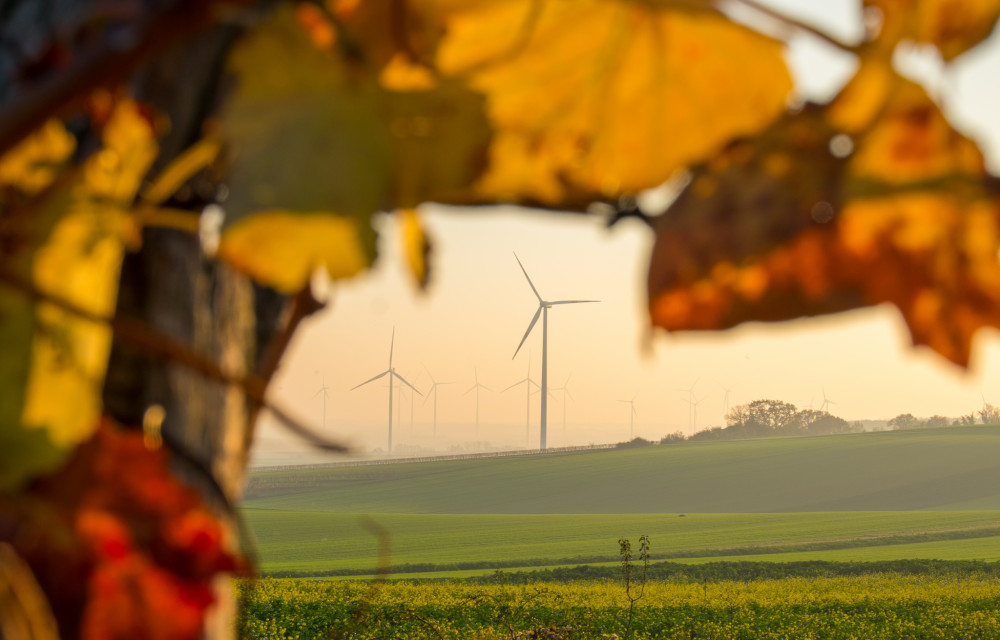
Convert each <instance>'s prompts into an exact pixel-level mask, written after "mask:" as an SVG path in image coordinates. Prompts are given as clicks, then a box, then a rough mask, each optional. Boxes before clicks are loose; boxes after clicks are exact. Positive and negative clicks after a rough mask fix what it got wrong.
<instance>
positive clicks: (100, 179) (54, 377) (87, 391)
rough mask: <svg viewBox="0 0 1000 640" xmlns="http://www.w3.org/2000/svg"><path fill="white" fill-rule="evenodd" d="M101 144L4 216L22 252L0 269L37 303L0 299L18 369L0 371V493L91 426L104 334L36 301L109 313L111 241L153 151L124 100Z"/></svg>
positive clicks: (114, 259)
mask: <svg viewBox="0 0 1000 640" xmlns="http://www.w3.org/2000/svg"><path fill="white" fill-rule="evenodd" d="M42 135H48V134H44V133H43V134H42ZM102 143H103V145H102V147H101V148H100V149H99V150H98V151H96V152H95V153H93V154H91V155H90V156H89V157H88V158H87V160H86V161H85V162H84V163H83V164H82V165H81V166H79V167H75V168H73V169H70V170H69V171H67V172H66V173H64V174H63V175H62V176H60V179H59V180H57V181H54V182H52V185H51V188H50V189H48V190H46V191H45V192H43V193H41V194H39V196H38V198H37V199H36V200H35V201H33V202H32V203H31V206H30V208H29V209H24V210H20V211H18V212H17V215H16V216H14V217H13V218H12V223H13V224H15V225H18V228H17V231H16V233H17V234H18V235H19V237H20V238H21V240H22V241H23V242H24V243H25V244H24V246H21V247H19V251H18V252H17V253H14V254H11V255H8V256H5V264H4V267H5V268H6V269H9V270H10V271H11V272H12V273H17V274H18V277H22V278H26V279H29V280H30V282H31V284H32V285H33V287H34V288H35V289H36V290H37V291H38V292H40V294H41V295H42V296H43V299H42V300H41V301H39V302H37V303H36V304H32V301H31V300H30V299H28V298H27V297H25V296H23V294H20V293H15V292H11V291H7V290H3V291H2V292H0V308H3V310H4V311H5V313H3V315H2V316H0V338H2V340H3V343H4V352H5V353H6V354H9V355H10V356H11V357H16V358H17V361H18V362H17V364H16V367H22V366H23V368H17V369H16V370H15V371H11V369H9V368H7V367H5V369H4V374H3V375H4V378H5V381H6V382H7V384H6V385H5V393H4V396H3V398H4V401H3V406H2V407H0V412H2V417H3V420H4V422H5V424H6V425H7V426H6V427H5V429H4V430H3V431H4V432H5V433H4V440H5V442H4V444H5V445H12V446H4V447H0V469H3V472H2V473H0V486H2V487H10V486H13V485H16V484H18V483H20V482H23V481H24V480H25V479H27V478H29V477H31V476H32V475H35V474H38V473H39V472H41V471H43V470H46V469H49V468H51V467H52V465H54V464H56V463H58V462H59V460H60V459H61V458H62V455H63V454H64V453H65V452H66V451H67V450H68V449H70V448H72V447H73V446H75V445H76V444H78V443H79V442H81V441H82V440H84V439H86V438H88V437H89V436H90V435H91V433H92V432H93V430H94V428H95V427H96V425H97V424H98V418H99V415H100V410H101V390H102V386H103V381H104V374H105V369H106V366H107V359H108V353H109V350H110V345H111V330H110V328H109V327H108V326H107V325H106V324H104V323H100V322H91V321H87V320H84V319H81V318H80V317H78V316H76V315H73V314H70V313H68V312H66V311H64V310H62V309H61V308H60V307H59V306H58V305H55V304H52V303H50V302H46V301H45V300H44V297H51V298H54V299H59V300H62V301H66V302H68V303H71V304H73V305H75V306H77V307H79V308H81V309H83V310H85V311H87V312H89V313H91V314H95V315H98V316H104V317H110V316H111V315H112V314H113V312H114V308H115V300H116V296H117V288H118V274H119V269H120V265H121V258H122V253H123V240H122V237H121V235H120V234H121V232H122V230H123V228H124V227H126V226H127V225H126V224H125V221H126V219H127V212H128V208H129V206H130V205H131V203H132V201H133V199H134V198H135V194H136V191H137V190H138V188H139V184H140V181H141V179H142V177H143V175H144V174H145V172H146V171H147V170H148V168H149V166H150V164H151V163H152V161H153V159H154V157H155V155H156V153H157V146H156V142H155V140H154V138H153V131H152V128H151V126H150V125H149V123H148V122H147V121H146V120H145V119H144V118H143V117H142V115H141V114H140V113H139V110H138V109H137V108H136V107H135V105H134V104H133V103H131V102H128V101H122V102H119V103H118V104H117V105H116V107H115V110H114V112H113V113H112V114H111V116H110V119H109V120H108V122H107V123H106V124H105V126H104V128H103V130H102ZM18 353H21V356H17V355H16V354H18ZM21 363H23V364H21ZM11 364H12V365H14V363H11Z"/></svg>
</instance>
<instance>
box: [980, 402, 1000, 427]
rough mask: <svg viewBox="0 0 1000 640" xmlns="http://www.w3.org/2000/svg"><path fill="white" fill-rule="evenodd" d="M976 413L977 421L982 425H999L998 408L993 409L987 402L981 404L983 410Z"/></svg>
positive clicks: (999, 411)
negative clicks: (977, 415)
mask: <svg viewBox="0 0 1000 640" xmlns="http://www.w3.org/2000/svg"><path fill="white" fill-rule="evenodd" d="M977 413H978V414H979V421H980V422H982V423H983V424H1000V408H997V407H994V406H993V405H991V404H990V403H988V402H987V403H985V404H983V408H982V409H980V410H979V411H978V412H977Z"/></svg>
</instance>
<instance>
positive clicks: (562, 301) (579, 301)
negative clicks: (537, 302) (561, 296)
mask: <svg viewBox="0 0 1000 640" xmlns="http://www.w3.org/2000/svg"><path fill="white" fill-rule="evenodd" d="M581 302H600V300H556V301H555V302H546V303H545V304H549V305H551V304H580V303H581Z"/></svg>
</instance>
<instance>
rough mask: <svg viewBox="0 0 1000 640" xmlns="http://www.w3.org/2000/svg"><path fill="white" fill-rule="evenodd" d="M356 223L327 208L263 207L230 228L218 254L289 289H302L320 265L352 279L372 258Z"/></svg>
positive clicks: (273, 284)
mask: <svg viewBox="0 0 1000 640" xmlns="http://www.w3.org/2000/svg"><path fill="white" fill-rule="evenodd" d="M363 246H364V241H363V240H362V238H360V237H359V231H358V227H357V224H356V222H355V221H354V220H352V219H350V218H344V217H340V216H335V215H332V214H325V213H313V214H303V213H300V212H295V213H291V212H287V211H264V212H261V213H258V214H256V215H253V216H249V217H247V218H246V219H245V220H243V221H241V222H239V223H237V224H235V225H233V226H231V227H229V229H227V231H226V233H225V234H224V235H223V236H222V241H221V242H220V244H219V257H221V258H223V259H224V260H226V261H227V262H229V263H230V264H232V265H233V266H235V267H236V268H238V269H240V270H242V271H244V272H246V273H248V274H250V276H252V277H253V278H255V279H256V280H258V281H259V282H262V283H263V284H266V285H268V286H270V287H274V288H275V289H277V290H279V291H283V292H285V293H294V292H296V291H299V290H300V289H301V288H302V287H303V286H304V283H307V282H309V278H311V277H312V275H313V273H314V272H315V271H316V269H320V268H322V269H325V270H326V272H327V273H328V274H329V275H330V277H331V278H333V279H339V278H348V277H351V276H354V275H357V274H358V273H360V272H361V271H363V270H364V269H366V268H367V267H368V265H369V263H370V262H371V258H370V257H369V254H368V253H367V252H366V251H365V250H364V249H363Z"/></svg>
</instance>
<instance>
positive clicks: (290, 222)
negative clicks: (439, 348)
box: [219, 10, 489, 291]
mask: <svg viewBox="0 0 1000 640" xmlns="http://www.w3.org/2000/svg"><path fill="white" fill-rule="evenodd" d="M230 62H231V68H232V70H233V71H234V72H235V73H236V75H237V76H238V78H239V86H238V89H237V90H236V92H235V94H234V95H233V96H232V99H231V100H230V102H229V104H228V105H227V108H226V110H225V114H224V120H223V136H224V138H225V140H226V143H227V145H229V147H230V151H231V158H230V168H229V176H230V192H231V194H230V197H229V199H228V200H227V201H226V202H225V207H226V213H227V219H226V229H225V230H224V233H223V237H222V242H221V245H220V248H219V252H220V255H221V256H222V257H224V258H225V259H227V260H229V261H230V262H232V263H233V264H234V265H236V266H237V267H239V268H241V269H243V270H245V271H246V272H248V273H250V274H252V275H253V276H254V277H255V278H257V279H258V280H260V281H261V282H264V283H266V284H269V285H271V286H275V287H278V288H280V289H282V290H284V291H296V290H298V289H301V288H302V287H303V286H305V284H306V283H307V282H308V280H309V277H310V276H311V274H312V272H313V270H314V269H316V268H319V267H325V268H326V269H327V271H328V272H329V273H330V275H331V276H332V277H334V278H343V277H349V276H352V275H355V274H356V273H358V272H359V271H361V270H363V269H364V268H366V267H367V266H368V265H369V264H370V262H371V260H372V259H373V257H374V252H375V238H374V231H373V230H372V228H371V224H370V222H369V218H370V216H371V214H373V213H375V212H376V211H379V210H384V209H392V208H395V207H397V206H401V207H412V206H415V205H416V204H417V203H420V202H424V201H426V200H431V199H451V198H453V197H454V194H455V193H459V192H463V191H465V190H466V189H467V187H468V185H469V183H470V182H471V181H472V180H473V179H474V178H475V177H477V176H478V174H479V171H480V169H481V168H482V166H483V161H482V157H483V154H484V152H483V149H484V148H485V145H486V143H487V141H488V139H489V130H488V128H487V127H486V124H485V119H484V116H483V100H482V98H481V97H479V96H477V95H475V94H474V93H472V92H470V91H468V90H467V89H465V88H464V87H462V86H460V85H459V84H457V83H440V84H438V83H435V84H434V85H433V86H431V87H430V88H426V89H417V90H406V91H402V90H390V89H388V88H386V87H384V86H382V84H381V83H380V73H379V72H377V71H370V70H366V69H364V68H359V67H357V66H356V65H354V64H353V62H352V61H351V60H349V59H345V58H344V57H343V56H341V55H340V54H339V53H338V52H336V51H334V52H331V51H327V50H324V49H321V48H318V47H317V46H316V45H315V44H314V42H313V40H312V39H310V37H309V36H308V35H307V34H306V32H305V31H304V30H303V28H302V27H301V26H300V24H299V22H298V21H297V20H296V17H295V16H294V15H293V13H292V12H291V11H287V10H279V11H278V12H277V13H276V14H275V16H274V18H273V19H272V20H271V21H269V22H268V23H266V24H265V25H262V26H261V27H260V28H258V29H256V30H254V31H253V32H252V33H250V34H249V35H248V36H247V37H246V38H245V39H244V40H243V41H242V42H241V43H240V44H239V45H238V46H237V47H236V48H235V50H234V52H233V54H232V58H231V61H230ZM411 86H412V85H411ZM297 225H301V228H295V226H297ZM289 240H294V241H295V242H296V243H297V244H294V245H290V244H288V241H289Z"/></svg>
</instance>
